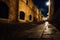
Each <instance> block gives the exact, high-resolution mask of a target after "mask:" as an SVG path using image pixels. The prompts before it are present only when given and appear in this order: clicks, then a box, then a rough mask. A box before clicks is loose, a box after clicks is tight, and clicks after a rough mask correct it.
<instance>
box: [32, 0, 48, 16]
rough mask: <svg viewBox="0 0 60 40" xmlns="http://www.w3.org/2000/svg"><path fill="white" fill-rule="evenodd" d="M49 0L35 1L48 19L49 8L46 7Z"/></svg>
mask: <svg viewBox="0 0 60 40" xmlns="http://www.w3.org/2000/svg"><path fill="white" fill-rule="evenodd" d="M47 1H48V0H33V3H34V4H35V5H36V6H37V7H39V8H40V9H41V12H42V14H43V15H44V16H45V17H46V16H47V12H48V7H47V6H46V2H47Z"/></svg>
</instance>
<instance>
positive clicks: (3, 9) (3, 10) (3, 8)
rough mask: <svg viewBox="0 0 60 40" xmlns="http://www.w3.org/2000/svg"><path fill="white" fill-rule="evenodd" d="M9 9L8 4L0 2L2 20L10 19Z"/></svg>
mask: <svg viewBox="0 0 60 40" xmlns="http://www.w3.org/2000/svg"><path fill="white" fill-rule="evenodd" d="M8 13H9V7H8V6H7V4H6V3H4V2H2V1H0V18H5V19H8Z"/></svg>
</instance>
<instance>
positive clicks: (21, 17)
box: [20, 11, 25, 20]
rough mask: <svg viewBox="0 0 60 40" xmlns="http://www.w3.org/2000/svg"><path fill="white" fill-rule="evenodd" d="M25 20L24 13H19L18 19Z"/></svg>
mask: <svg viewBox="0 0 60 40" xmlns="http://www.w3.org/2000/svg"><path fill="white" fill-rule="evenodd" d="M24 18H25V13H24V12H23V11H20V19H22V20H24Z"/></svg>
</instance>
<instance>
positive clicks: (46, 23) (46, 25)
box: [45, 22, 49, 31]
mask: <svg viewBox="0 0 60 40" xmlns="http://www.w3.org/2000/svg"><path fill="white" fill-rule="evenodd" d="M48 24H49V23H48V22H45V27H46V31H48Z"/></svg>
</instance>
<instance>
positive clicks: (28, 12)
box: [0, 0, 42, 23]
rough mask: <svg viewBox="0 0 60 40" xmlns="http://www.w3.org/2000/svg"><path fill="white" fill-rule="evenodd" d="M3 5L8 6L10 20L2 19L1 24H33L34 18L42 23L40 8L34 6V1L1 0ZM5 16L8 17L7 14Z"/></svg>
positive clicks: (0, 18)
mask: <svg viewBox="0 0 60 40" xmlns="http://www.w3.org/2000/svg"><path fill="white" fill-rule="evenodd" d="M2 3H4V4H2ZM1 4H2V5H7V7H8V8H7V9H8V10H9V11H8V13H7V14H8V15H7V17H8V18H4V17H0V22H3V23H16V22H19V23H27V22H33V21H34V17H35V19H36V20H37V21H41V19H42V14H41V12H40V10H39V8H38V7H36V6H35V5H34V3H33V2H32V0H0V5H1ZM7 9H6V10H7ZM3 14H4V15H5V16H6V13H3Z"/></svg>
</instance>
